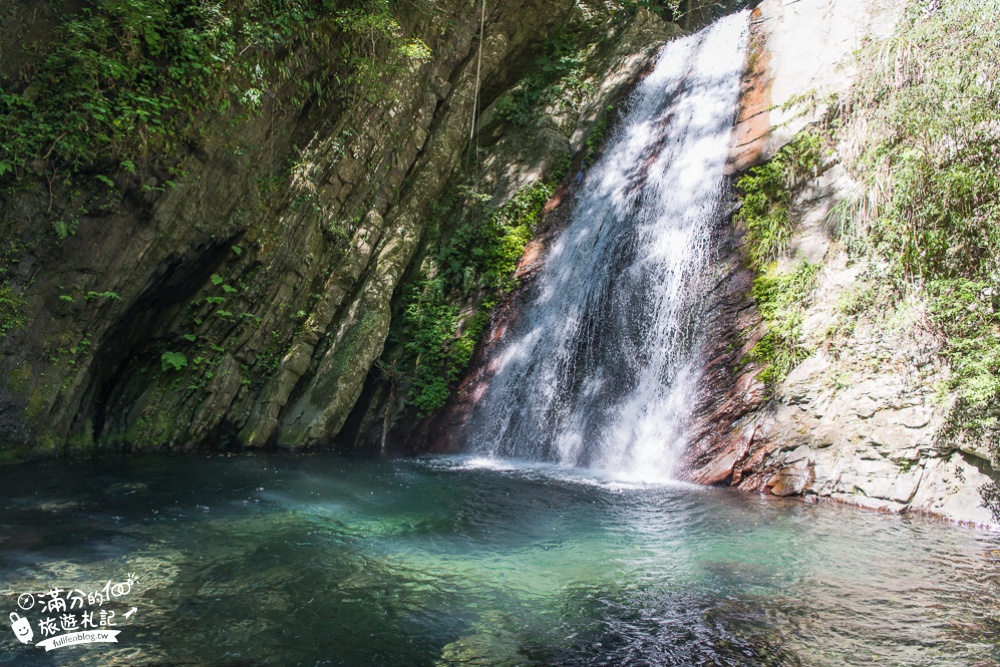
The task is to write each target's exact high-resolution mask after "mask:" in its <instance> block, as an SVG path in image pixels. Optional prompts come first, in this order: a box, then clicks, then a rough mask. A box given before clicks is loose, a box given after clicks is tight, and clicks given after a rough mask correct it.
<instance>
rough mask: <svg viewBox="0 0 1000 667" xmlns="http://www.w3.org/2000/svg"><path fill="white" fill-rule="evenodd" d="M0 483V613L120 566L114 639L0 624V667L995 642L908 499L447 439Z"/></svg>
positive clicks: (916, 649)
mask: <svg viewBox="0 0 1000 667" xmlns="http://www.w3.org/2000/svg"><path fill="white" fill-rule="evenodd" d="M0 489H2V496H0V605H2V607H0V612H3V618H4V619H6V618H7V615H8V613H9V612H11V611H14V612H16V611H18V606H17V605H18V598H19V596H20V595H22V594H24V593H29V592H30V593H35V594H37V593H40V592H43V591H46V590H48V589H50V588H52V587H54V586H58V587H60V588H63V589H80V590H83V591H85V592H87V591H92V590H97V589H99V588H100V587H102V586H104V585H105V583H106V582H107V581H109V580H111V581H119V580H122V579H123V578H124V577H126V576H127V575H128V574H134V579H135V584H134V586H133V587H131V589H130V592H129V594H128V595H127V596H124V597H122V598H119V599H115V600H113V601H112V602H109V603H108V604H107V605H104V608H105V609H107V610H112V609H113V610H117V615H116V617H115V618H116V620H117V621H118V624H117V625H116V626H115V629H118V630H121V634H120V635H119V637H118V640H119V641H118V643H117V644H92V645H87V646H64V647H60V648H57V649H55V650H52V651H50V652H46V651H44V649H41V648H36V647H32V646H30V645H22V644H20V643H18V642H17V640H16V639H15V637H14V635H13V633H12V632H10V628H9V624H8V623H7V622H6V621H5V625H8V628H7V630H4V631H3V632H2V633H0V663H2V664H15V665H22V664H23V665H233V666H235V665H310V666H312V665H789V666H797V665H802V666H807V665H808V666H811V665H830V666H833V665H837V666H841V665H873V664H881V665H977V666H978V665H996V664H997V663H998V662H1000V647H998V640H1000V576H998V575H1000V539H998V537H997V536H995V535H991V534H988V533H984V532H979V531H976V530H972V529H968V528H963V527H959V526H954V525H950V524H947V523H943V522H939V521H935V520H931V519H926V518H921V517H906V516H903V517H900V516H888V515H882V514H878V513H873V512H865V511H861V510H856V509H852V508H848V507H842V506H838V505H832V504H820V505H811V504H807V503H803V502H800V501H791V500H777V499H767V498H761V497H757V496H752V495H742V494H738V493H733V492H730V491H727V490H719V489H703V488H696V487H690V486H683V485H677V486H664V485H659V486H637V485H630V484H628V483H623V482H616V481H614V480H608V479H601V478H597V477H594V476H592V473H589V472H585V471H575V470H570V469H561V468H557V467H551V466H549V467H546V466H537V465H534V466H532V465H523V466H522V465H505V464H496V463H492V462H489V461H482V460H476V459H470V458H462V457H454V458H451V457H448V458H427V459H416V460H398V461H388V462H386V461H358V460H346V459H343V458H339V457H336V456H333V455H312V456H301V457H291V456H288V457H273V456H255V457H254V456H241V457H232V458H227V457H218V458H208V459H205V458H153V459H132V460H114V461H103V462H87V463H73V464H65V463H64V464H44V465H33V466H18V467H7V468H2V469H0ZM133 607H134V608H135V609H136V611H135V612H133V614H132V615H131V617H130V618H129V619H128V620H125V619H123V614H124V612H125V611H127V610H128V609H130V608H133ZM34 611H35V610H29V611H26V612H23V614H22V615H25V616H27V617H28V618H29V619H30V620H31V621H32V622H35V621H36V620H37V618H38V615H37V614H35V613H33V612H34ZM35 632H36V636H35V638H34V639H35V641H37V640H39V639H40V637H39V636H37V634H38V629H37V627H36V629H35Z"/></svg>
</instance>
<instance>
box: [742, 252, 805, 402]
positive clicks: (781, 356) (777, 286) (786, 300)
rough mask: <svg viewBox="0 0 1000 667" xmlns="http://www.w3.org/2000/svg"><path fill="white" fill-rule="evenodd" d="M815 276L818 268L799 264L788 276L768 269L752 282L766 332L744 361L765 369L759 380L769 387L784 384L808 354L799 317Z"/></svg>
mask: <svg viewBox="0 0 1000 667" xmlns="http://www.w3.org/2000/svg"><path fill="white" fill-rule="evenodd" d="M818 275H819V264H811V263H809V262H807V261H802V262H799V263H798V264H797V265H796V266H795V268H794V269H793V270H792V271H790V272H787V273H778V272H777V271H776V268H775V266H773V265H772V266H769V267H767V268H766V269H764V270H763V271H761V272H760V273H759V274H758V275H757V277H756V278H754V281H753V298H754V300H755V301H756V302H757V308H758V309H759V310H760V314H761V317H762V318H763V320H764V323H765V326H766V331H765V333H764V335H763V337H761V339H760V340H759V341H757V343H756V344H754V346H753V347H752V348H751V349H750V351H749V353H748V354H747V358H746V359H745V360H744V361H746V362H753V363H756V364H759V365H762V366H766V368H765V369H764V370H763V371H761V373H760V375H759V377H760V379H761V380H762V381H763V382H764V383H765V384H767V385H769V386H772V387H773V386H774V385H776V384H778V383H779V382H781V381H782V380H784V379H785V377H787V376H788V373H789V372H791V370H792V369H793V368H795V366H796V365H797V364H798V363H799V362H800V361H802V360H803V359H805V358H806V357H807V356H809V354H810V352H811V350H810V349H809V348H808V346H806V344H805V342H804V341H803V336H802V313H803V311H804V310H805V307H806V305H807V304H808V298H809V295H810V294H811V293H812V290H813V288H814V287H815V285H816V278H817V276H818Z"/></svg>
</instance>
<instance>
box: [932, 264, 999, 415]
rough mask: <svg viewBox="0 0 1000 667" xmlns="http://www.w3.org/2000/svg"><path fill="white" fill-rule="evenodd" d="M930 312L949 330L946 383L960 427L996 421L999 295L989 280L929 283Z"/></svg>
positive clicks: (942, 328)
mask: <svg viewBox="0 0 1000 667" xmlns="http://www.w3.org/2000/svg"><path fill="white" fill-rule="evenodd" d="M927 291H928V293H929V294H930V296H931V307H930V309H931V316H932V317H933V319H934V322H935V323H936V324H937V326H938V327H939V328H940V330H941V331H942V332H943V333H944V335H945V344H944V350H943V353H944V357H945V358H946V359H947V360H948V362H949V364H950V366H951V375H950V377H949V378H948V387H949V388H950V389H952V390H954V391H955V393H956V395H957V398H958V401H959V403H960V408H964V409H962V410H960V411H959V414H958V415H956V416H957V417H958V419H959V420H960V421H961V422H963V423H961V424H960V426H962V427H964V428H971V429H983V428H991V427H994V426H996V425H997V424H998V419H997V417H998V415H997V409H996V408H997V406H998V405H1000V404H998V402H997V400H996V399H997V397H998V396H1000V315H998V310H1000V294H998V293H997V291H996V289H995V288H994V287H993V286H991V285H990V284H989V283H987V282H986V281H973V280H966V279H964V278H956V279H950V280H935V281H932V282H930V283H928V285H927Z"/></svg>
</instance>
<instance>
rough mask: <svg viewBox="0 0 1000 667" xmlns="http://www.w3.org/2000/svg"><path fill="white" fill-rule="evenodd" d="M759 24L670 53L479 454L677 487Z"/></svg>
mask: <svg viewBox="0 0 1000 667" xmlns="http://www.w3.org/2000/svg"><path fill="white" fill-rule="evenodd" d="M747 22H748V19H747V14H746V12H742V13H739V14H735V15H732V16H729V17H727V18H724V19H722V20H720V21H718V22H717V23H715V24H714V25H712V26H711V27H709V28H707V29H705V30H703V31H702V32H700V33H697V34H695V35H691V36H688V37H684V38H682V39H679V40H676V41H674V42H671V43H669V44H667V45H666V46H664V47H663V49H662V50H661V52H660V54H659V56H658V58H657V61H656V65H655V68H654V69H653V71H652V72H651V73H650V74H649V75H648V76H647V77H646V78H645V79H644V80H643V81H642V82H641V83H640V84H639V85H638V86H637V88H636V90H635V91H634V93H633V94H632V95H631V97H630V98H629V100H628V102H627V106H626V109H627V111H626V113H625V114H624V116H623V118H622V121H621V123H620V125H619V129H618V130H617V132H616V133H615V134H614V135H613V136H612V137H611V138H610V139H609V141H608V143H607V148H606V150H605V153H604V155H603V157H602V158H601V159H600V160H599V161H598V162H597V163H596V164H595V165H594V166H593V167H592V168H591V169H590V171H589V172H588V173H587V175H586V178H585V180H584V181H583V182H582V183H581V184H580V185H579V187H578V193H579V194H578V198H577V203H576V208H575V210H574V211H573V214H572V218H571V221H570V223H569V225H568V226H567V228H566V230H565V231H564V232H563V233H562V235H561V236H560V238H559V240H558V241H557V242H556V243H555V244H554V245H553V247H552V250H551V252H550V254H549V257H548V259H547V261H546V266H545V268H544V269H543V271H542V273H541V275H540V276H539V278H538V282H537V284H536V287H535V293H534V294H532V295H531V297H530V302H529V303H528V305H527V306H526V308H525V309H524V311H523V312H522V314H521V317H520V318H519V319H518V321H517V323H516V324H515V326H514V329H513V330H512V331H511V332H510V333H509V334H508V336H507V338H508V341H507V342H506V344H505V345H504V347H503V349H502V350H501V351H499V352H498V353H497V355H495V356H494V358H493V359H492V364H493V365H494V367H495V368H496V372H495V375H494V377H493V379H492V380H491V382H490V384H489V386H488V387H487V389H486V391H485V393H484V395H483V397H482V398H481V400H480V401H479V402H478V404H477V405H476V406H475V407H474V409H473V413H472V417H471V421H470V437H469V449H470V450H471V451H472V452H474V453H478V454H484V455H487V456H500V457H512V458H522V459H531V460H542V461H553V462H558V463H561V464H565V465H573V466H589V467H593V468H600V469H603V470H607V471H609V472H613V473H617V474H620V475H623V476H627V477H630V478H638V479H647V480H656V479H663V478H668V477H669V476H670V474H671V469H672V464H673V462H674V461H675V460H676V458H677V454H678V453H679V452H680V451H681V449H682V448H683V446H684V431H685V427H686V424H687V421H688V418H689V416H690V410H691V407H692V404H693V401H694V397H695V396H696V394H697V391H698V390H697V384H698V381H699V376H700V373H699V370H700V355H699V336H698V323H699V321H700V320H701V316H702V305H703V303H704V296H705V293H706V290H705V285H704V284H703V283H704V280H703V276H704V275H705V274H706V269H707V265H708V261H709V255H710V251H711V239H712V232H713V230H714V229H715V227H716V224H717V223H718V222H719V220H720V218H721V215H720V197H721V192H722V184H723V180H724V168H725V162H726V158H727V153H728V148H729V140H730V133H731V130H732V125H733V122H734V119H735V112H736V105H737V97H738V92H739V80H740V75H741V72H742V66H743V59H744V53H745V49H746V42H747Z"/></svg>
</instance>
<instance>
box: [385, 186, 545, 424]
mask: <svg viewBox="0 0 1000 667" xmlns="http://www.w3.org/2000/svg"><path fill="white" fill-rule="evenodd" d="M552 191H553V187H552V186H551V185H548V184H545V183H536V184H534V185H530V186H527V187H525V188H523V189H522V190H521V191H519V192H518V193H517V194H516V195H515V196H514V197H513V198H512V199H511V200H510V201H509V202H507V203H506V204H505V205H504V206H502V207H500V208H499V209H494V210H490V209H488V208H486V206H485V201H488V199H489V198H488V197H483V196H481V195H479V194H478V193H476V192H475V191H472V190H469V189H467V188H464V189H460V191H459V193H458V195H457V198H456V199H455V201H453V202H452V208H451V210H453V211H461V212H462V214H461V215H460V222H461V224H460V225H459V226H458V228H457V230H456V231H455V232H454V233H453V234H452V235H451V236H450V237H449V238H448V239H447V241H446V242H444V243H442V244H441V246H440V250H439V251H438V253H437V255H436V256H435V257H433V258H432V259H431V260H430V261H429V262H428V264H430V266H431V269H430V270H429V271H427V273H426V274H425V276H424V278H423V279H422V280H421V281H420V282H419V283H417V284H416V286H415V287H414V289H413V290H412V292H411V294H410V295H409V299H408V302H407V305H406V310H405V312H404V316H403V322H402V324H403V326H404V328H405V329H404V330H405V339H406V340H405V344H404V352H405V354H404V362H405V365H406V366H409V367H410V368H412V369H413V370H412V377H413V381H412V384H411V385H410V392H409V394H408V396H407V400H408V401H409V403H410V404H411V405H413V406H414V407H415V408H416V409H417V412H418V414H419V415H420V416H426V415H428V414H430V413H431V412H433V411H434V410H437V409H439V408H441V407H442V406H443V405H444V404H445V401H447V399H448V396H449V395H450V394H451V390H452V388H453V386H454V384H455V382H456V381H457V380H458V378H459V376H460V374H461V373H462V372H463V371H464V370H465V369H466V367H468V365H469V362H470V361H471V359H472V354H473V352H474V351H475V347H476V343H477V342H478V340H479V338H480V336H481V335H482V332H483V330H484V329H485V328H486V325H487V323H488V321H489V315H490V311H491V310H492V308H493V306H494V305H495V304H496V301H497V299H498V298H499V297H500V296H502V295H503V294H506V293H508V292H510V291H511V290H513V289H514V288H515V287H516V286H517V284H518V283H517V278H516V277H515V276H514V271H515V269H516V268H517V265H518V262H519V261H520V259H521V255H522V254H523V253H524V248H525V246H526V245H527V244H528V242H529V241H530V240H531V237H532V234H533V232H534V227H535V225H536V224H537V222H538V221H539V220H540V219H541V216H542V209H543V207H544V205H545V202H546V201H547V200H548V198H549V197H550V196H551V194H552ZM473 290H476V291H480V292H482V293H484V294H485V296H484V297H483V298H482V300H481V301H480V302H479V305H478V308H476V309H474V310H471V311H470V312H466V313H462V312H460V309H459V307H458V306H457V305H456V303H458V302H460V301H461V300H462V299H463V297H464V296H465V295H467V294H469V293H470V292H471V291H473Z"/></svg>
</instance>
